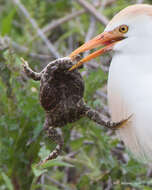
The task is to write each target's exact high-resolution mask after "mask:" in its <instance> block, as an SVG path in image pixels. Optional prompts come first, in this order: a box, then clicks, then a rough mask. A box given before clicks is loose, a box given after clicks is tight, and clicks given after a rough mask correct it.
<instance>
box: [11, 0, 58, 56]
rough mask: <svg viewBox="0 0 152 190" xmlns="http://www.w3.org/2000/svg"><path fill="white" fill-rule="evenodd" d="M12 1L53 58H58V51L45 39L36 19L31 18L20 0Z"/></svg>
mask: <svg viewBox="0 0 152 190" xmlns="http://www.w3.org/2000/svg"><path fill="white" fill-rule="evenodd" d="M13 2H14V4H16V5H17V6H18V8H19V9H20V11H21V12H22V13H23V15H24V16H25V17H26V18H27V19H28V20H29V22H30V23H31V25H32V27H33V28H34V29H35V30H36V32H37V35H38V36H39V37H40V38H41V39H42V41H43V42H44V43H45V45H46V46H47V48H48V50H49V51H50V53H51V54H52V55H53V56H55V58H59V57H60V55H59V53H58V52H57V51H56V49H55V48H54V46H53V45H52V43H51V42H49V40H48V39H47V37H46V36H45V35H44V33H43V31H42V30H41V29H40V28H39V27H38V25H37V23H36V21H35V20H34V19H33V18H31V16H30V14H29V12H28V11H27V9H26V8H25V7H24V6H23V5H22V4H21V2H20V0H13Z"/></svg>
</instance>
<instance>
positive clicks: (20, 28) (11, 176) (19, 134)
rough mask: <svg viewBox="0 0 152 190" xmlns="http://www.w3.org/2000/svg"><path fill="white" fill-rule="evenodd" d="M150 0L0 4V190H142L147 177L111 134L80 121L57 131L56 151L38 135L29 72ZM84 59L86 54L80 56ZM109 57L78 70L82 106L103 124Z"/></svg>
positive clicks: (150, 183)
mask: <svg viewBox="0 0 152 190" xmlns="http://www.w3.org/2000/svg"><path fill="white" fill-rule="evenodd" d="M135 3H149V4H151V3H152V1H151V0H145V1H143V0H75V1H74V0H73V1H72V0H43V1H42V0H22V1H21V0H0V190H92V189H94V190H136V189H137V190H150V189H152V179H151V177H152V170H151V168H150V167H149V168H147V167H146V166H145V165H144V164H141V163H139V162H137V161H136V160H135V159H133V157H132V156H131V155H130V154H129V153H128V152H127V150H126V149H125V147H124V145H123V143H122V142H120V141H119V140H118V139H117V138H116V135H115V133H114V132H113V131H111V130H107V129H105V128H104V127H102V126H98V125H96V124H95V123H93V122H91V121H89V120H88V119H86V118H83V119H81V120H80V121H78V122H75V123H73V124H69V125H67V126H65V127H63V128H62V130H63V136H64V139H65V144H64V150H63V152H62V154H61V156H60V157H58V158H57V159H56V160H53V161H51V162H48V164H46V166H45V167H42V168H37V167H36V164H37V163H38V162H39V161H40V160H41V159H43V158H44V157H46V156H47V155H48V154H49V153H50V152H51V151H52V150H53V148H54V147H55V146H56V144H54V143H53V142H51V141H50V140H49V139H48V138H47V136H46V134H45V132H43V122H44V116H45V115H44V111H43V110H42V108H41V106H40V104H39V95H38V94H39V82H35V81H32V80H30V79H28V78H27V77H26V76H25V74H24V73H23V71H22V63H21V61H20V57H24V59H26V60H27V61H28V62H29V65H30V67H31V68H33V69H34V70H35V71H41V70H42V69H43V68H44V67H45V66H46V65H47V64H48V63H49V62H50V61H52V60H54V59H56V58H58V57H63V56H67V55H69V53H70V52H72V50H74V49H75V48H77V47H78V46H80V45H81V44H83V43H84V41H88V40H89V39H91V38H92V37H93V36H95V35H97V34H99V33H101V32H102V31H103V30H104V27H105V26H106V24H107V23H108V21H109V20H110V19H111V18H112V17H113V15H115V14H116V13H117V12H119V11H120V10H121V9H123V8H124V7H126V6H128V5H131V4H135ZM84 56H86V53H85V54H84ZM110 60H111V56H110V55H105V56H104V57H100V58H97V59H95V60H93V61H92V62H89V63H87V64H85V66H84V68H83V69H81V73H82V75H83V77H84V80H85V95H84V98H85V101H86V102H87V104H88V105H90V106H91V107H93V108H94V109H96V110H98V111H100V112H101V113H103V114H104V115H105V116H106V117H108V118H109V113H108V108H107V99H106V82H107V72H108V67H109V63H110Z"/></svg>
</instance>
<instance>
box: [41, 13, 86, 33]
mask: <svg viewBox="0 0 152 190" xmlns="http://www.w3.org/2000/svg"><path fill="white" fill-rule="evenodd" d="M85 12H86V11H85V10H80V11H75V12H73V13H70V14H69V15H67V16H65V17H63V18H60V19H58V20H54V21H52V22H51V23H49V24H48V25H46V26H45V27H44V28H43V29H42V31H43V32H44V33H46V32H48V31H50V30H53V29H55V28H56V27H58V26H60V25H61V24H63V23H65V22H68V21H70V20H72V19H73V18H76V17H77V16H80V15H82V14H83V13H85Z"/></svg>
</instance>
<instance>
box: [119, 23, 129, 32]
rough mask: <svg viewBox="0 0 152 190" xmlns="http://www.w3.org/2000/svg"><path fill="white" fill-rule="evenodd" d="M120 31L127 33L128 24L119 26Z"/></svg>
mask: <svg viewBox="0 0 152 190" xmlns="http://www.w3.org/2000/svg"><path fill="white" fill-rule="evenodd" d="M119 32H121V33H127V32H128V26H127V25H121V26H120V27H119Z"/></svg>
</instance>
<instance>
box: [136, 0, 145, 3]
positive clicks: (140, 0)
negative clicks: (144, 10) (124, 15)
mask: <svg viewBox="0 0 152 190" xmlns="http://www.w3.org/2000/svg"><path fill="white" fill-rule="evenodd" d="M143 2H144V0H137V1H136V3H138V4H141V3H143Z"/></svg>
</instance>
